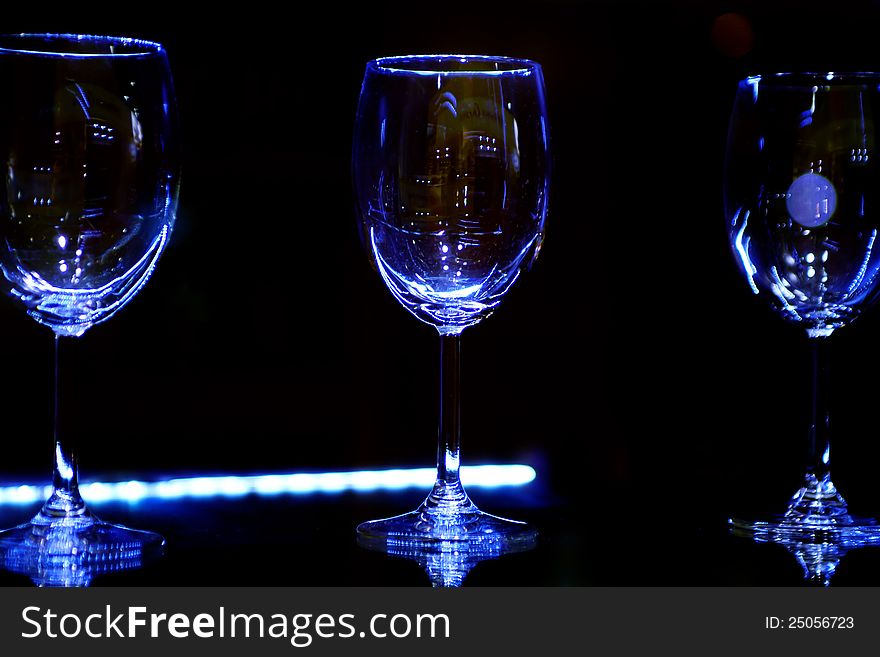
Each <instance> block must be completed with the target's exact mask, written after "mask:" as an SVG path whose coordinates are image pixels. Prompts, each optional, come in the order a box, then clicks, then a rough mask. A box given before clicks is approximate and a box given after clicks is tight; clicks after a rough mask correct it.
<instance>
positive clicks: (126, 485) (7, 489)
mask: <svg viewBox="0 0 880 657" xmlns="http://www.w3.org/2000/svg"><path fill="white" fill-rule="evenodd" d="M435 477H436V470H434V469H433V468H408V469H400V470H359V471H355V472H301V473H293V474H268V475H247V476H213V477H185V478H178V479H165V480H163V481H153V482H147V481H137V480H133V481H120V482H113V483H105V482H98V481H96V482H92V483H88V484H83V485H81V486H80V492H81V493H82V496H83V498H85V500H86V501H87V502H89V503H90V504H100V503H101V502H140V501H141V500H147V499H160V500H174V499H179V498H186V497H191V498H201V499H204V498H210V497H242V496H244V495H252V494H253V495H260V496H264V497H273V496H276V495H308V494H311V493H343V492H347V491H353V492H356V493H370V492H374V491H382V490H385V491H389V490H404V489H407V488H421V489H425V490H427V489H429V488H430V487H431V485H432V484H433V483H434V479H435ZM534 479H535V470H534V468H532V467H531V466H529V465H471V466H463V467H462V468H461V481H462V483H463V484H464V485H465V486H468V487H471V488H498V487H501V486H524V485H525V484H528V483H530V482H532V481H533V480H534ZM51 493H52V487H51V486H29V485H26V484H23V485H20V486H0V505H4V504H7V505H8V504H21V505H24V504H34V503H36V502H39V501H41V500H45V499H47V498H48V497H49V495H50V494H51Z"/></svg>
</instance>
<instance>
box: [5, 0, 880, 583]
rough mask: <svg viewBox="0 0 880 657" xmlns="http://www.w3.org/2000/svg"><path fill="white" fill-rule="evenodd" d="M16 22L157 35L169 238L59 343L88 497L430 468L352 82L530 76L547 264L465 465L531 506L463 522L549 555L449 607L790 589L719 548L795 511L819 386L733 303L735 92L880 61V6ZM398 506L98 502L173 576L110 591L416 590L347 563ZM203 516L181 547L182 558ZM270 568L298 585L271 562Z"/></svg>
mask: <svg viewBox="0 0 880 657" xmlns="http://www.w3.org/2000/svg"><path fill="white" fill-rule="evenodd" d="M15 12H17V14H16V13H13V14H6V9H4V14H6V15H5V16H4V18H5V20H4V23H3V25H2V27H3V31H6V32H17V31H61V32H86V33H96V32H103V33H111V34H124V35H131V36H138V37H142V38H149V39H155V40H158V41H161V42H162V43H164V44H165V45H166V47H167V50H168V53H169V58H170V61H171V66H172V70H173V73H174V76H175V83H176V87H177V94H178V101H179V106H180V115H181V122H182V128H183V135H184V141H183V154H184V156H183V179H182V188H181V196H180V207H179V212H178V219H177V225H176V227H175V231H174V234H173V238H172V242H171V245H170V246H169V248H168V250H167V252H166V254H165V255H164V256H163V259H162V262H161V263H160V266H159V267H158V269H157V271H156V273H155V274H154V276H153V278H152V279H151V281H150V283H149V285H147V286H146V287H145V288H144V289H143V290H142V291H141V293H140V294H139V295H138V298H137V299H135V300H134V301H133V302H132V303H131V304H130V305H129V306H128V307H126V308H125V309H124V310H123V311H121V312H120V313H119V314H118V315H117V316H115V317H114V318H113V319H112V321H110V322H108V323H106V324H103V325H100V326H98V327H96V328H94V329H92V330H91V331H89V332H88V333H87V334H86V336H85V337H84V338H82V339H80V340H79V341H78V342H77V344H72V345H67V344H65V345H63V347H68V346H69V347H70V349H69V351H70V352H71V353H70V355H69V358H70V359H69V361H68V362H69V363H71V365H70V367H71V368H72V369H71V370H69V371H70V372H73V373H74V374H73V375H72V378H73V382H72V383H68V387H67V391H68V392H67V393H66V394H69V395H73V396H74V398H75V400H76V404H77V406H78V407H79V409H80V410H81V417H78V423H79V426H80V427H81V429H82V432H83V434H84V436H85V440H84V442H83V446H82V449H81V454H82V459H81V462H82V464H83V478H84V479H87V480H88V479H95V478H101V477H108V478H110V477H125V476H129V475H136V476H140V477H149V476H150V474H151V473H153V474H155V473H160V474H162V475H165V474H174V473H179V474H191V473H199V472H203V473H217V472H238V473H251V472H266V471H301V470H330V469H355V468H361V467H370V468H374V467H375V468H378V467H386V466H397V465H400V466H414V465H427V464H430V462H431V460H432V458H433V454H434V449H435V446H434V441H435V434H436V429H435V421H436V397H437V363H436V360H437V351H436V350H437V338H436V335H435V332H434V331H433V329H431V328H430V327H428V326H425V325H423V324H421V323H419V322H418V321H416V320H415V319H414V318H413V317H411V316H410V315H409V314H408V313H406V312H405V311H404V310H403V309H402V308H400V307H399V306H398V304H397V302H396V301H395V300H394V299H393V298H392V297H391V295H390V294H389V293H388V292H387V290H386V289H385V288H384V286H383V284H382V282H381V280H380V279H379V277H378V276H376V275H375V273H374V272H373V271H372V270H371V269H370V267H369V265H368V263H367V259H366V256H365V254H364V253H363V251H362V249H361V245H360V243H359V238H358V233H357V229H356V217H355V215H354V206H353V200H352V197H351V182H350V151H351V137H352V128H353V121H354V114H355V108H356V103H357V97H358V93H359V90H360V81H361V76H362V74H363V68H364V63H365V62H366V61H367V60H368V59H371V58H374V57H377V56H382V55H389V54H408V53H417V52H420V53H427V52H456V53H459V52H461V53H487V54H504V55H511V56H518V57H528V58H532V59H535V60H537V61H539V62H541V64H542V65H543V67H544V74H545V81H546V85H547V94H548V103H549V113H550V119H551V139H552V151H553V160H554V172H553V183H552V195H551V209H550V215H549V220H548V234H547V239H546V242H545V247H544V250H543V251H542V255H541V258H540V259H539V260H538V262H537V264H536V266H535V268H534V269H533V270H532V271H531V272H529V274H528V275H527V276H524V277H522V278H521V280H520V282H519V283H518V284H517V286H516V287H515V288H514V289H513V290H512V291H511V293H510V294H509V295H508V298H506V299H505V301H504V303H502V305H501V307H500V308H499V310H498V311H497V313H496V314H495V315H494V316H493V317H491V318H490V319H489V320H488V321H486V322H484V323H483V324H482V325H478V326H476V327H474V328H471V329H468V330H467V331H466V332H465V334H464V347H463V349H464V353H463V363H462V365H463V386H464V391H463V395H464V396H463V414H464V423H465V424H464V444H463V455H464V459H465V462H466V463H467V462H474V463H476V462H497V463H503V462H525V463H530V464H532V465H534V466H535V468H536V469H537V471H538V477H539V479H538V482H537V483H536V484H535V485H534V487H533V489H534V491H535V492H534V494H533V495H532V496H531V497H530V496H528V495H519V496H518V497H513V498H509V497H508V498H503V499H502V498H501V497H499V496H498V494H490V495H484V496H483V497H482V498H481V495H480V494H477V495H475V497H476V498H477V502H478V503H480V502H484V500H485V502H484V503H483V506H485V507H487V508H489V509H490V510H496V511H502V510H503V511H505V512H508V513H510V514H512V515H515V516H517V517H522V518H525V519H529V520H531V521H532V522H534V523H535V524H537V525H538V526H539V527H541V528H542V529H543V530H544V531H543V536H544V539H542V540H543V543H542V546H541V548H540V549H539V550H538V551H536V552H535V553H534V554H531V555H518V556H515V557H510V558H509V564H510V565H508V564H505V560H500V561H498V562H497V563H492V564H484V565H483V566H481V567H480V568H479V569H477V570H476V571H474V573H473V575H472V576H471V579H470V580H469V582H472V583H475V584H477V583H483V584H505V583H511V584H513V583H525V584H550V585H565V584H606V585H629V584H680V583H684V584H780V583H782V584H797V583H798V582H799V581H800V571H799V569H798V566H797V564H796V563H795V561H794V559H792V558H791V557H789V556H788V555H787V554H786V553H785V552H784V550H782V549H781V548H778V547H766V546H755V545H752V544H751V543H748V542H747V541H745V540H741V539H740V540H734V539H730V538H728V537H727V536H726V530H725V527H724V522H725V519H726V518H727V517H728V515H730V514H731V513H732V512H734V511H736V510H738V509H745V508H751V507H753V506H755V505H758V506H763V507H764V508H765V509H770V510H774V511H778V510H781V509H782V508H783V507H784V504H785V501H786V500H787V498H788V496H789V495H790V494H791V493H792V492H794V490H795V489H796V488H797V485H798V483H799V475H800V473H801V471H802V467H803V454H804V442H805V435H806V428H807V410H808V409H807V406H806V397H807V392H808V385H809V380H808V367H807V365H808V362H807V351H806V348H807V344H806V339H805V338H803V337H802V336H801V334H800V332H799V331H798V330H797V329H795V328H793V327H791V326H787V325H785V324H784V323H783V321H782V320H780V319H779V318H778V317H776V316H774V315H773V314H772V312H771V311H770V310H769V308H768V307H765V306H764V305H763V304H762V303H761V300H756V299H755V298H753V297H752V295H751V294H750V292H749V289H748V286H747V285H746V284H745V282H744V281H743V280H741V278H740V276H739V273H738V272H737V270H736V267H735V264H734V261H733V258H732V257H731V254H730V251H729V247H728V244H727V238H726V231H725V228H724V217H723V211H722V203H721V193H722V168H723V161H724V147H725V140H726V133H727V123H728V120H729V112H730V108H731V105H732V100H733V95H734V92H735V88H736V82H737V81H738V80H739V79H740V78H741V77H743V76H744V75H746V74H749V73H753V72H760V71H774V70H822V71H826V70H856V69H858V70H876V68H877V67H878V65H880V62H878V59H880V52H878V50H877V49H876V43H875V35H876V34H877V33H878V28H880V10H878V9H876V8H875V7H872V6H871V5H869V4H861V3H852V2H849V3H827V2H823V3H811V2H794V1H792V2H773V3H770V2H716V1H708V2H707V1H698V0H693V1H688V2H686V1H680V2H669V1H663V2H652V3H645V2H639V3H637V2H625V1H619V2H574V1H554V2H531V3H517V2H505V3H501V2H482V3H409V4H403V3H363V4H360V5H357V6H351V7H349V6H345V7H343V6H342V5H339V4H335V3H324V4H323V5H319V4H310V5H309V6H308V7H307V8H306V7H300V6H299V5H295V4H290V5H289V6H287V7H285V8H283V9H282V8H270V5H269V4H268V3H265V4H263V3H259V2H258V3H248V5H247V6H244V5H242V6H240V7H238V8H235V9H228V10H227V9H220V8H219V5H218V6H216V7H214V8H212V9H210V10H209V9H204V10H195V9H194V8H186V11H184V6H183V4H180V5H176V4H173V3H168V2H157V3H149V4H143V5H137V6H130V7H126V8H124V9H120V8H119V7H118V6H117V7H116V8H114V9H106V8H104V7H101V6H100V5H91V4H90V5H88V6H80V7H77V8H71V7H67V8H65V9H57V8H51V9H47V8H45V6H44V5H43V4H40V5H34V8H33V9H32V10H23V9H21V8H18V9H16V10H15ZM730 12H734V13H737V14H739V15H740V16H741V17H742V18H743V19H744V20H745V21H746V22H747V25H748V27H749V30H750V32H748V31H742V28H740V31H737V30H736V29H734V30H733V31H732V32H731V31H727V32H725V31H724V30H723V29H722V28H723V27H724V25H728V23H725V22H723V21H722V23H721V24H720V25H719V24H718V23H717V22H716V19H717V18H718V17H719V16H720V15H722V14H726V13H730ZM713 27H714V28H715V29H714V31H713ZM749 33H750V34H751V35H752V38H751V40H749V38H748V36H749ZM2 93H3V94H7V93H14V90H10V89H4V90H2ZM878 315H880V314H878V313H876V312H874V313H871V312H869V313H866V315H865V316H864V317H863V318H861V319H859V321H858V322H856V323H855V324H854V325H853V326H851V327H848V328H846V329H845V330H842V331H841V332H840V335H836V336H834V339H833V342H834V343H835V346H834V350H835V354H834V357H835V360H834V364H833V367H834V389H833V391H832V397H833V401H834V404H835V408H834V411H835V414H834V417H833V422H834V426H835V434H836V442H835V449H834V471H835V474H836V477H835V478H836V481H837V483H838V485H839V486H840V487H841V488H842V492H843V493H844V494H845V495H847V496H848V498H850V501H851V503H852V504H853V507H854V509H855V510H856V511H859V510H862V511H864V512H868V513H870V512H872V511H873V512H875V513H880V494H878V491H877V486H876V480H875V476H874V472H875V470H876V466H875V464H876V463H877V462H878V457H880V446H878V443H877V440H876V429H875V427H874V420H875V417H876V411H875V408H876V399H877V391H878V390H880V386H878V385H877V383H876V377H875V376H874V374H873V372H874V371H876V370H877V369H878V367H880V354H878V353H877V351H878V350H877V349H876V347H875V345H876V344H877V343H878V337H877V336H880V316H878ZM51 342H52V339H51V333H50V332H49V331H48V330H47V329H45V328H42V327H39V326H37V325H36V324H34V323H33V322H32V320H30V319H29V318H27V317H26V316H25V314H24V313H23V312H22V310H21V308H19V307H17V306H15V305H13V304H12V302H8V303H4V304H2V305H0V347H2V348H0V354H2V357H0V363H2V365H3V367H2V370H0V372H2V374H3V376H2V377H0V399H2V416H0V417H2V418H3V423H2V432H3V434H2V435H3V449H2V453H0V454H2V458H0V478H2V479H4V480H8V481H18V480H29V481H30V480H33V481H39V480H41V478H42V477H44V476H45V472H46V469H47V468H48V461H49V459H48V449H49V437H50V435H51V396H50V390H51V387H50V386H51V379H50V374H51ZM69 376H70V375H69ZM63 394H65V393H63ZM44 466H45V467H44ZM417 502H418V496H417V495H416V496H415V497H410V498H407V496H397V497H395V496H387V495H386V496H381V495H380V496H355V495H349V496H343V497H341V498H335V499H333V500H330V499H327V498H320V499H297V500H291V499H289V498H288V499H284V500H275V501H272V502H267V501H259V500H255V499H253V500H252V499H248V500H245V501H240V502H237V503H235V504H232V503H230V504H228V505H226V506H224V507H223V508H218V507H216V506H215V507H213V508H211V509H206V508H205V506H199V505H188V504H180V505H178V506H177V507H173V506H172V507H168V508H165V509H164V510H163V511H162V512H161V513H158V512H150V510H149V509H144V508H140V509H138V508H134V509H126V508H120V509H115V510H112V512H109V511H108V515H110V516H113V517H114V518H115V519H119V520H126V519H127V518H128V519H130V521H131V522H133V523H135V524H139V526H147V525H148V526H152V527H157V528H159V529H161V530H162V531H163V532H164V533H165V534H166V536H167V537H168V538H169V546H170V547H169V549H170V554H169V557H168V558H167V559H166V562H165V563H164V564H161V565H159V566H156V567H154V569H153V570H152V571H144V572H145V573H146V574H141V575H137V574H134V575H131V576H130V577H129V579H124V578H121V579H119V580H109V581H119V583H131V582H134V583H145V584H149V583H182V584H188V583H201V584H206V583H207V584H210V583H230V582H231V583H243V584H271V583H284V584H301V583H307V584H322V583H330V584H350V583H355V584H357V583H368V584H381V583H422V581H423V580H421V579H420V578H419V577H418V571H417V569H416V568H415V567H414V566H413V568H412V569H409V570H407V569H403V570H401V568H402V567H400V566H398V565H396V564H397V562H393V561H387V562H386V561H382V558H380V557H377V556H376V555H369V554H365V553H362V552H361V551H359V550H357V549H356V548H355V547H353V533H352V528H353V526H354V524H356V522H358V521H359V520H363V519H367V518H371V517H375V516H377V515H379V514H380V512H387V513H392V512H394V511H403V510H406V509H407V507H408V506H412V505H413V504H415V503H417ZM493 504H494V505H496V506H492V505H493ZM499 507H500V508H499ZM13 512H14V513H16V514H18V513H20V512H21V509H13V510H9V511H8V512H6V511H4V514H5V515H4V518H7V517H8V519H9V522H14V520H15V518H14V517H13V515H12V514H13ZM129 514H130V515H129ZM138 514H140V515H138ZM194 517H195V518H200V519H201V520H202V524H201V525H198V527H200V529H199V530H198V531H197V532H190V533H189V534H186V527H192V526H193V525H192V518H194ZM145 523H146V524H145ZM150 523H152V524H150ZM175 540H177V544H178V546H180V547H179V549H178V552H177V553H175V552H174V543H175ZM269 556H271V557H273V558H274V557H279V556H283V559H284V561H286V562H291V563H297V564H299V566H297V567H290V568H277V569H274V570H273V569H267V567H266V565H267V564H266V558H268V557H269ZM264 557H266V558H264ZM878 557H880V555H878V554H875V551H874V550H872V549H866V550H861V551H859V552H857V553H853V554H851V555H850V556H848V557H847V559H846V560H845V561H844V564H843V565H841V567H840V570H839V573H838V580H837V581H838V582H839V583H841V584H876V583H877V582H878V580H880V558H878ZM303 564H308V565H309V567H308V568H303V567H302V566H303Z"/></svg>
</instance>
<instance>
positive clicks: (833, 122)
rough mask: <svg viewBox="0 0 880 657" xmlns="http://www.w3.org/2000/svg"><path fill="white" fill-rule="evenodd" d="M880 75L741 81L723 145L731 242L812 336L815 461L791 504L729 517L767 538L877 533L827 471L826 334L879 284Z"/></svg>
mask: <svg viewBox="0 0 880 657" xmlns="http://www.w3.org/2000/svg"><path fill="white" fill-rule="evenodd" d="M878 83H880V75H876V74H862V73H855V74H839V73H827V74H824V73H823V74H812V73H809V74H778V75H771V76H760V77H750V78H747V79H745V80H743V81H742V82H741V83H740V84H739V90H738V93H737V97H736V104H735V107H734V110H733V117H732V119H731V127H730V135H729V141H728V148H727V171H726V178H725V197H726V198H725V206H726V213H727V221H728V231H729V236H730V243H731V246H732V247H733V252H734V254H735V256H736V259H737V261H738V262H739V264H740V266H741V270H742V272H743V274H744V276H745V278H746V281H747V282H748V284H749V286H750V287H751V289H752V291H753V292H754V293H755V294H758V295H762V296H764V297H765V298H767V299H768V300H769V301H770V303H771V304H772V306H773V308H774V309H775V310H776V311H777V312H778V313H779V314H780V315H781V316H782V317H783V318H784V319H786V320H788V321H790V322H792V323H793V324H795V325H797V326H799V327H801V328H802V329H803V330H804V331H805V332H806V334H807V336H808V338H809V341H810V343H811V349H812V359H813V399H812V401H813V416H812V422H811V427H810V462H809V466H808V468H807V472H806V474H805V476H804V480H803V483H802V485H801V488H800V490H798V492H797V493H796V494H795V495H794V497H793V499H792V500H791V502H790V503H789V505H788V509H787V510H786V511H785V513H784V514H782V515H779V516H775V517H770V518H767V519H762V520H743V519H734V520H731V523H732V525H733V526H734V527H735V528H736V529H737V530H738V531H740V532H746V533H748V534H749V535H751V536H754V537H756V538H759V539H764V540H767V539H769V540H778V541H780V542H783V541H791V540H796V541H803V542H807V543H822V542H826V541H827V542H834V543H836V544H837V545H840V546H842V547H844V548H846V549H850V548H852V547H857V546H859V545H863V544H865V543H873V542H878V541H880V526H878V525H877V523H876V521H875V520H873V519H871V518H859V517H857V516H854V515H852V514H851V513H850V512H849V508H848V506H847V503H846V502H845V501H844V499H843V497H842V496H841V495H840V493H838V491H837V488H836V487H835V485H834V483H833V482H832V481H831V476H830V473H829V467H830V440H829V439H830V436H829V417H828V410H827V407H826V402H827V399H826V395H827V393H826V390H827V382H826V381H824V380H823V379H824V378H827V366H826V354H824V351H825V350H826V349H827V345H826V343H827V342H828V340H829V338H830V336H831V335H832V333H834V332H835V331H836V330H837V329H839V328H841V327H842V326H845V325H846V324H848V323H849V322H851V321H852V320H853V319H855V317H856V316H857V315H858V314H859V312H860V311H861V309H862V308H863V307H864V306H865V305H866V304H867V302H868V301H870V300H871V299H872V298H873V297H874V296H875V295H876V292H877V283H878V282H880V278H878V271H880V249H875V244H874V242H875V239H876V237H877V231H878V228H880V207H878V206H877V205H875V204H877V203H880V169H878V162H877V151H876V148H877V138H878V133H877V128H878V126H880V90H878Z"/></svg>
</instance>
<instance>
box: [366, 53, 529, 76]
mask: <svg viewBox="0 0 880 657" xmlns="http://www.w3.org/2000/svg"><path fill="white" fill-rule="evenodd" d="M431 63H433V64H435V65H434V66H430V67H426V68H415V67H409V66H408V65H410V64H420V65H425V64H431ZM474 63H476V64H485V66H486V67H485V68H477V69H465V70H462V69H455V68H444V67H443V65H444V64H474ZM490 66H491V68H490ZM499 66H501V67H503V68H499ZM367 69H368V70H370V71H374V72H377V73H385V74H390V75H431V76H433V75H443V76H447V75H450V76H470V77H476V76H493V77H494V76H501V75H520V76H526V75H532V74H533V73H535V72H537V71H540V70H541V65H540V64H539V63H538V62H536V61H534V60H531V59H523V58H520V57H505V56H501V55H463V54H458V55H452V54H434V55H393V56H389V57H377V58H376V59H373V60H370V61H369V62H367Z"/></svg>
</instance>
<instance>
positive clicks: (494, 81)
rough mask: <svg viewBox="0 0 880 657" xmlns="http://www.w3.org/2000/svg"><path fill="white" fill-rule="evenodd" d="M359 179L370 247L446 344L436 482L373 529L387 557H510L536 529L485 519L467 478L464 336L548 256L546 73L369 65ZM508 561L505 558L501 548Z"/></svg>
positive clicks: (485, 63) (436, 62) (502, 65)
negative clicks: (463, 464) (462, 473)
mask: <svg viewBox="0 0 880 657" xmlns="http://www.w3.org/2000/svg"><path fill="white" fill-rule="evenodd" d="M353 175H354V186H355V193H356V197H357V203H358V209H359V211H360V219H361V224H360V225H361V228H362V236H363V240H364V242H365V245H366V248H367V251H368V252H369V255H370V259H371V261H372V264H373V266H374V267H375V269H376V270H377V271H378V273H379V275H380V276H381V277H382V280H383V281H384V282H385V284H386V285H387V287H388V289H389V290H390V291H391V293H392V294H393V295H394V297H395V298H396V299H397V300H398V301H399V302H400V303H401V304H402V305H403V307H404V308H406V309H407V310H409V311H410V312H411V313H412V314H413V315H415V316H416V317H417V318H418V319H420V320H422V321H423V322H426V323H428V324H430V325H432V326H434V327H435V328H436V329H437V331H438V333H439V334H440V371H441V375H440V388H441V394H440V423H439V424H440V427H439V444H438V458H437V461H438V464H437V480H436V483H435V484H434V488H433V490H432V491H431V493H430V495H428V498H427V499H426V500H425V502H424V503H423V504H422V505H421V507H419V509H417V510H416V511H413V512H411V513H407V514H404V515H401V516H396V517H393V518H388V519H384V520H375V521H372V522H365V523H362V524H361V525H360V526H359V527H358V533H359V543H360V544H361V545H364V546H367V547H372V548H373V549H378V550H390V549H392V548H397V547H401V546H407V547H409V548H411V550H410V554H412V549H414V548H417V547H419V546H422V547H424V548H425V549H426V550H429V551H430V550H431V546H434V547H435V548H436V547H437V544H438V543H441V542H456V543H459V544H460V545H463V544H465V543H467V544H468V549H469V551H470V552H471V553H474V552H475V551H477V550H478V549H479V546H484V547H485V549H486V550H487V551H489V552H494V553H496V554H497V553H498V549H499V547H500V548H504V547H505V546H510V547H514V546H517V547H521V546H523V545H526V544H532V542H533V541H534V539H535V532H534V530H533V529H532V528H530V527H529V526H527V525H525V524H524V523H520V522H515V521H511V520H506V519H503V518H498V517H495V516H492V515H489V514H486V513H483V512H482V511H480V510H479V509H478V508H477V507H476V506H475V505H474V503H473V502H471V500H470V499H469V497H468V495H467V493H465V490H464V488H463V487H462V485H461V481H460V480H459V442H460V427H459V355H460V336H461V333H462V331H463V330H464V329H465V328H467V327H468V326H471V325H473V324H476V323H477V322H479V321H480V320H482V319H484V318H485V317H487V316H488V315H490V314H491V313H492V311H493V310H494V309H495V307H496V306H497V305H498V303H499V302H500V301H501V299H502V297H503V296H504V294H505V293H506V292H507V291H508V290H509V289H510V287H511V286H512V285H513V283H514V282H515V281H516V280H517V278H519V275H520V273H521V272H522V271H524V270H526V269H527V268H528V267H529V266H530V265H531V264H532V262H533V261H534V259H535V258H536V256H537V255H538V251H539V250H540V247H541V242H542V239H543V235H544V222H545V218H546V215H547V193H548V186H549V144H548V137H547V110H546V106H545V100H544V83H543V75H542V71H541V67H540V65H538V64H537V63H535V62H533V61H528V60H524V59H512V58H506V57H487V56H472V55H466V56H465V55H417V56H401V57H383V58H380V59H377V60H374V61H371V62H369V63H368V64H367V67H366V73H365V74H364V82H363V87H362V89H361V95H360V101H359V104H358V111H357V122H356V127H355V139H354V149H353ZM502 551H503V550H502Z"/></svg>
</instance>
